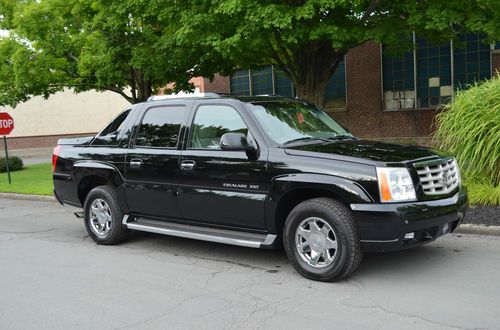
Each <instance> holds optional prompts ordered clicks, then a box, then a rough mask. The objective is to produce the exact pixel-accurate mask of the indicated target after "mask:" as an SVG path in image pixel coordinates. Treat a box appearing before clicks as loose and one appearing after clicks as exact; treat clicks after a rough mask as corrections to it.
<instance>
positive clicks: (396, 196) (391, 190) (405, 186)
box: [377, 167, 416, 202]
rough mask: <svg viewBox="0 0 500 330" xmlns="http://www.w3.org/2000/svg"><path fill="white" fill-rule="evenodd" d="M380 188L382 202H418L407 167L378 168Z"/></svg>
mask: <svg viewBox="0 0 500 330" xmlns="http://www.w3.org/2000/svg"><path fill="white" fill-rule="evenodd" d="M377 177H378V187H379V191H380V199H381V201H382V202H400V201H411V200H416V195H415V188H414V186H413V181H412V180H411V177H410V173H409V172H408V169H407V168H405V167H377Z"/></svg>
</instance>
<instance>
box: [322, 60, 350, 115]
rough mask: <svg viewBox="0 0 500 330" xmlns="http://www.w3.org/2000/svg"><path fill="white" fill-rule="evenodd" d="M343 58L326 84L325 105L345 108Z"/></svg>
mask: <svg viewBox="0 0 500 330" xmlns="http://www.w3.org/2000/svg"><path fill="white" fill-rule="evenodd" d="M345 73H346V72H345V59H344V60H342V62H340V63H339V65H338V67H337V70H335V73H334V74H333V75H332V77H331V78H330V80H329V81H328V85H327V86H326V95H325V100H326V104H325V105H326V107H327V108H345V103H346V102H345V101H346V82H345Z"/></svg>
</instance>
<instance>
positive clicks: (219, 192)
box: [179, 104, 267, 229]
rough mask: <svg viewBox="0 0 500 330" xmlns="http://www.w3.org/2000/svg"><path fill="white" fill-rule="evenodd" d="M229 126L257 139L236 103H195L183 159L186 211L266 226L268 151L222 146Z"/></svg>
mask: <svg viewBox="0 0 500 330" xmlns="http://www.w3.org/2000/svg"><path fill="white" fill-rule="evenodd" d="M228 132H241V133H245V134H247V136H248V137H249V139H250V140H253V138H252V134H251V132H249V130H248V125H246V123H245V121H244V120H243V118H242V116H241V115H240V113H239V112H238V110H237V109H236V108H233V107H231V106H229V105H224V104H220V105H217V104H215V105H214V104H212V105H200V106H199V107H198V108H197V109H196V113H195V115H194V119H193V123H192V125H191V130H190V134H189V137H188V143H187V148H186V150H184V151H182V154H181V160H180V165H179V168H180V170H181V182H180V190H179V205H180V208H181V212H182V215H183V217H184V218H185V219H186V220H189V221H196V222H204V223H209V224H215V225H221V226H231V227H242V228H249V229H264V228H265V219H264V202H265V199H266V188H267V187H266V183H265V177H266V158H267V155H266V154H264V153H263V152H262V151H261V152H257V153H256V154H255V155H250V157H249V155H247V153H246V152H245V151H224V150H221V149H220V146H219V143H220V138H221V137H222V135H223V134H225V133H228Z"/></svg>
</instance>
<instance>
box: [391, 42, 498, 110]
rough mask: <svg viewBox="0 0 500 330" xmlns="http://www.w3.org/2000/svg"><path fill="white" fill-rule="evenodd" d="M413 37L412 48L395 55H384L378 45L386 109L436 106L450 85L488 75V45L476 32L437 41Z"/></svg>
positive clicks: (450, 90)
mask: <svg viewBox="0 0 500 330" xmlns="http://www.w3.org/2000/svg"><path fill="white" fill-rule="evenodd" d="M413 39H414V46H415V47H414V48H415V49H414V50H413V52H405V53H404V54H403V55H401V56H400V57H398V58H394V57H391V56H389V55H387V54H386V53H385V51H384V47H383V46H382V75H383V92H384V104H385V109H387V110H395V109H411V108H415V107H416V108H431V107H432V108H433V107H437V106H438V105H439V104H442V103H445V102H447V101H448V100H450V99H451V97H452V96H453V89H454V88H465V87H466V86H467V85H468V84H471V83H474V82H476V81H480V80H483V79H487V78H490V77H491V46H490V45H487V44H484V43H482V42H481V37H480V35H479V34H467V35H462V36H460V38H459V40H458V41H456V42H454V43H451V42H445V43H441V44H437V43H432V42H429V41H428V40H426V39H423V38H417V37H414V38H413ZM452 56H453V61H452ZM415 61H416V63H415ZM452 63H453V64H452ZM415 100H416V102H415Z"/></svg>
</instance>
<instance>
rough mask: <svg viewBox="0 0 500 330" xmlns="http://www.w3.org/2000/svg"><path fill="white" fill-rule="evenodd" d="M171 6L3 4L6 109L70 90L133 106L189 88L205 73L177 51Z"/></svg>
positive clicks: (1, 66) (0, 57)
mask: <svg viewBox="0 0 500 330" xmlns="http://www.w3.org/2000/svg"><path fill="white" fill-rule="evenodd" d="M165 3H167V2H165V1H160V0H157V1H147V0H123V1H113V0H102V1H88V0H42V1H34V0H24V1H15V0H1V1H0V13H2V21H1V27H2V28H4V29H7V30H9V32H10V35H9V37H8V38H2V39H0V79H1V82H0V104H4V105H5V104H8V105H13V106H14V105H16V104H17V103H19V102H22V101H25V100H27V99H28V98H29V97H31V96H33V95H43V96H45V97H47V96H48V95H50V94H52V93H54V92H57V91H60V90H62V89H64V88H72V89H74V90H75V91H76V92H81V91H86V90H91V89H94V90H98V91H105V90H109V91H113V92H115V93H118V94H120V95H122V96H123V97H124V98H126V99H127V100H128V101H130V102H131V103H136V102H141V101H144V100H146V99H147V98H148V97H149V96H150V95H152V94H153V93H156V92H157V91H158V90H159V89H161V88H164V87H165V86H166V85H167V83H169V82H176V88H177V89H179V90H186V89H190V88H191V85H190V84H189V83H188V80H189V79H190V78H191V77H192V76H193V75H198V74H203V73H204V72H200V71H199V70H198V69H197V68H196V67H194V64H197V61H196V60H191V59H190V58H188V57H186V54H185V53H182V52H181V51H180V50H181V48H176V47H173V46H172V42H173V38H172V36H173V32H174V31H175V29H176V26H175V24H174V23H175V21H174V20H173V17H172V14H173V12H171V11H165V10H163V8H164V4H165ZM200 50H201V49H200ZM190 54H191V55H193V56H196V55H198V50H194V51H191V52H190ZM197 59H198V58H197ZM205 67H206V66H205ZM215 70H216V68H214V69H212V71H215Z"/></svg>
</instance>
